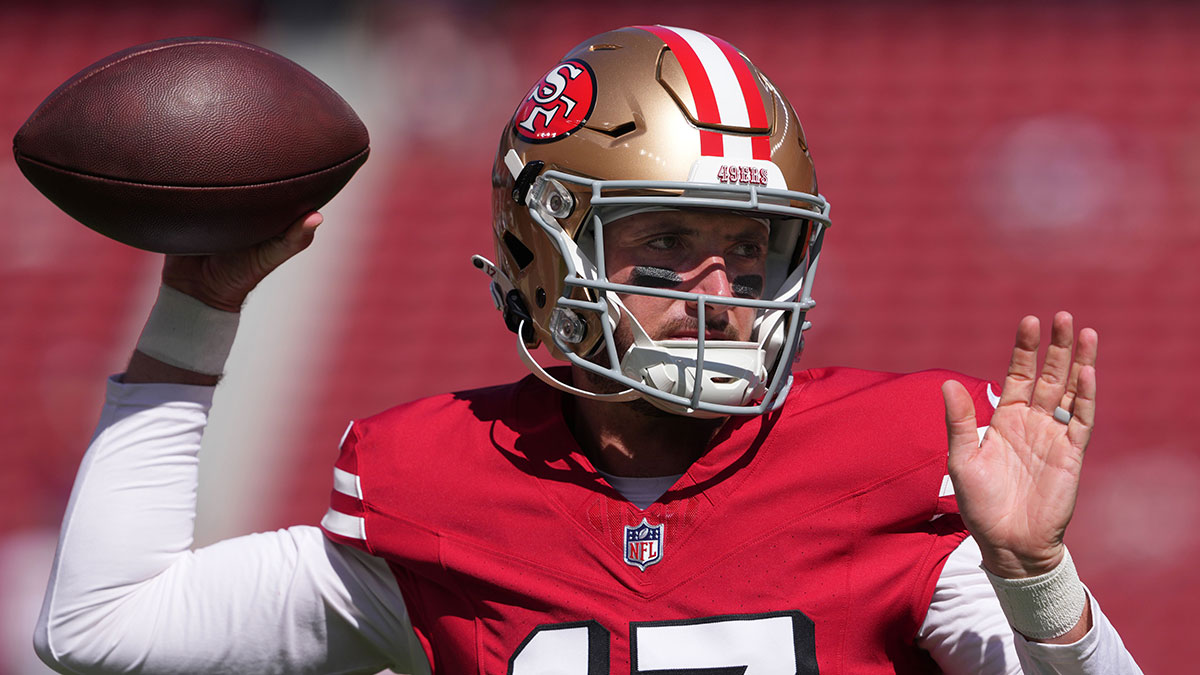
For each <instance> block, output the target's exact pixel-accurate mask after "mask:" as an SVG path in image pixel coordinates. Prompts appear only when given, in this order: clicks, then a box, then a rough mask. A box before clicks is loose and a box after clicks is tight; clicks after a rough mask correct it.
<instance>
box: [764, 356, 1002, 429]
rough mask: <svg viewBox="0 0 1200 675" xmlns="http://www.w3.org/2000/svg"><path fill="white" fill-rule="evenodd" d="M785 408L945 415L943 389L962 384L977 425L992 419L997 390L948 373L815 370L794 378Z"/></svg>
mask: <svg viewBox="0 0 1200 675" xmlns="http://www.w3.org/2000/svg"><path fill="white" fill-rule="evenodd" d="M795 378H796V379H795V383H794V384H793V386H792V391H791V392H790V394H789V396H788V407H789V408H791V409H792V410H793V411H794V412H802V411H807V410H812V409H817V408H821V407H826V406H832V407H836V408H845V407H853V408H857V409H861V410H862V411H863V413H864V414H869V415H871V416H872V417H877V418H888V417H898V418H906V417H909V418H910V417H913V416H925V415H926V414H932V413H938V414H941V413H944V407H943V400H942V385H943V384H944V383H945V382H947V381H948V380H956V381H958V382H961V383H962V384H963V385H964V386H965V387H966V388H967V391H968V392H970V393H971V397H972V399H973V400H974V401H975V408H976V415H977V416H978V417H979V419H980V421H981V422H986V421H987V420H989V419H990V418H991V411H992V410H993V409H994V408H995V405H996V401H998V400H999V387H998V386H996V385H995V384H994V383H991V382H989V381H987V380H982V379H979V378H977V377H972V376H970V375H964V374H962V373H958V372H955V371H952V370H942V369H933V370H922V371H918V372H914V373H889V372H881V371H873V370H862V369H858V368H813V369H809V370H804V371H800V372H797V373H796V374H795Z"/></svg>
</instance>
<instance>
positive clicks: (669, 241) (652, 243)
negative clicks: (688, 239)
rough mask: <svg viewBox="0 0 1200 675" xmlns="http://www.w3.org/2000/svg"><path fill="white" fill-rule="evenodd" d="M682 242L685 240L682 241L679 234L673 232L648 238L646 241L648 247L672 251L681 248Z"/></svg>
mask: <svg viewBox="0 0 1200 675" xmlns="http://www.w3.org/2000/svg"><path fill="white" fill-rule="evenodd" d="M682 243H683V242H682V241H680V239H679V237H678V236H676V235H673V234H664V235H662V236H658V237H655V238H653V239H650V240H648V241H647V242H646V247H647V248H652V249H654V250H656V251H672V250H674V249H677V248H679V247H680V246H681V245H682Z"/></svg>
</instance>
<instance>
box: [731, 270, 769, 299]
mask: <svg viewBox="0 0 1200 675" xmlns="http://www.w3.org/2000/svg"><path fill="white" fill-rule="evenodd" d="M729 285H730V287H732V289H733V294H734V295H736V296H738V297H740V298H757V297H759V296H761V295H762V292H763V278H762V276H761V275H758V274H743V275H741V276H739V277H734V278H733V280H732V281H730V282H729Z"/></svg>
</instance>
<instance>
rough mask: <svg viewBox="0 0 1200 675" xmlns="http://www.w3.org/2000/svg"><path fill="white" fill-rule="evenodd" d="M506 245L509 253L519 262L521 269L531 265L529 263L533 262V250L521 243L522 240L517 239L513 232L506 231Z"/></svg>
mask: <svg viewBox="0 0 1200 675" xmlns="http://www.w3.org/2000/svg"><path fill="white" fill-rule="evenodd" d="M504 247H505V248H507V249H508V254H509V255H511V256H512V259H513V262H515V263H517V267H518V268H519V269H525V268H526V267H529V263H531V262H533V251H530V250H529V247H528V246H526V245H525V244H523V243H521V240H520V239H517V237H516V235H514V234H513V233H512V232H505V233H504Z"/></svg>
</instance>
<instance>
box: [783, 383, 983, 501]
mask: <svg viewBox="0 0 1200 675" xmlns="http://www.w3.org/2000/svg"><path fill="white" fill-rule="evenodd" d="M947 380H958V381H959V382H962V383H963V384H964V385H965V386H966V387H967V390H968V391H969V392H971V394H972V397H973V399H974V401H975V409H976V420H977V424H978V426H979V427H986V426H987V424H988V422H989V421H990V419H991V414H992V411H993V409H994V408H993V405H992V403H991V401H990V398H989V397H990V396H991V395H992V394H991V393H990V392H995V391H998V388H996V387H995V386H994V385H991V388H989V383H988V382H987V381H986V380H981V379H978V378H974V377H970V376H967V375H963V374H961V373H956V372H953V371H949V370H925V371H920V372H915V373H887V372H876V371H869V370H859V369H855V368H815V369H811V370H806V371H802V372H797V373H796V380H795V383H794V384H793V387H792V391H791V392H790V393H789V395H788V400H787V403H786V404H785V405H784V407H783V409H782V410H781V414H780V415H779V419H778V422H777V423H776V428H775V429H774V431H773V432H772V435H773V436H775V437H776V438H777V439H782V440H784V441H785V442H786V443H787V444H788V445H789V447H792V448H795V447H804V448H806V449H807V450H808V452H811V453H813V457H814V461H818V462H820V463H821V464H828V465H834V466H836V467H838V470H839V471H844V472H845V473H846V474H847V475H855V476H858V477H859V478H860V479H861V480H864V481H871V480H879V479H882V478H884V477H885V476H887V475H894V474H896V473H897V472H904V471H906V470H908V469H911V468H913V467H916V466H918V465H920V466H927V467H928V471H929V472H931V474H937V475H936V476H935V478H936V479H938V480H940V479H941V476H942V475H943V474H944V469H945V456H946V422H945V419H946V413H945V404H944V403H943V399H942V384H943V383H944V382H946V381H947Z"/></svg>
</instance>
